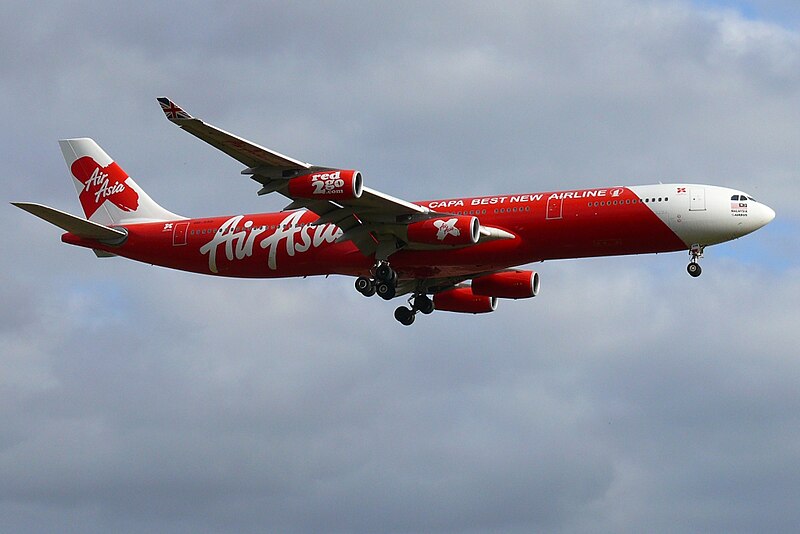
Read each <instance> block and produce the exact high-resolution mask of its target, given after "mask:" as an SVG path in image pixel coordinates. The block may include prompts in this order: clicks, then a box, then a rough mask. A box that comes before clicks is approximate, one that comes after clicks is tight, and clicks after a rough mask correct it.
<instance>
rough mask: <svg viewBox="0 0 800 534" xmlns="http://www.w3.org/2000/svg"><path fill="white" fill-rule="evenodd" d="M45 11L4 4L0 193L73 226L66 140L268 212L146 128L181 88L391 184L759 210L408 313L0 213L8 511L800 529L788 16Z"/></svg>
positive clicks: (545, 268) (230, 120) (326, 285)
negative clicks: (743, 205)
mask: <svg viewBox="0 0 800 534" xmlns="http://www.w3.org/2000/svg"><path fill="white" fill-rule="evenodd" d="M30 6H33V5H32V4H31V5H30ZM30 6H29V5H28V4H20V5H14V6H7V5H4V6H3V7H2V8H0V9H3V10H4V12H3V17H2V21H3V22H2V31H0V40H2V43H3V44H4V45H8V46H3V47H2V49H3V50H4V51H5V52H3V53H0V65H2V67H3V71H4V73H7V74H8V75H7V76H3V77H2V79H0V96H2V97H3V98H4V100H5V101H6V102H13V103H14V105H12V106H9V107H7V108H6V109H5V110H4V111H3V117H4V119H6V123H7V124H9V125H11V127H7V128H5V129H4V130H3V132H2V133H0V136H2V137H0V142H2V146H3V147H4V148H3V149H2V154H3V161H4V164H5V165H4V176H5V177H6V179H4V180H3V181H2V185H0V188H1V189H2V191H3V197H4V198H6V199H7V200H38V201H43V202H46V203H49V204H52V205H55V206H56V207H59V208H60V209H65V210H67V211H72V212H73V213H77V212H78V204H77V202H75V200H74V193H73V189H72V186H71V184H70V183H69V180H68V179H67V175H66V172H65V168H64V164H63V162H62V160H61V157H60V154H59V153H58V150H57V148H56V145H55V140H56V139H57V138H59V137H64V136H74V135H89V136H92V137H95V138H96V139H98V141H100V143H101V144H102V145H103V146H104V147H105V148H107V150H108V151H109V153H111V154H112V156H113V157H115V158H116V159H117V160H118V161H119V162H120V164H121V165H122V166H123V167H124V168H126V170H128V172H130V173H131V174H133V175H134V176H135V177H136V179H137V181H138V182H139V183H140V185H142V186H143V187H144V188H145V189H146V190H148V192H149V193H151V195H152V196H154V198H156V199H158V200H159V202H162V203H163V204H164V205H165V206H167V207H169V208H171V209H174V210H175V211H176V212H179V213H184V214H186V215H200V214H206V213H208V214H214V213H235V212H239V211H259V210H272V209H279V208H280V207H282V205H283V202H281V201H280V200H279V199H269V198H268V199H264V198H259V197H256V196H255V195H254V194H253V193H254V192H255V187H254V186H253V185H251V184H250V183H248V181H247V180H246V179H244V178H243V177H241V176H240V175H239V174H238V172H239V164H238V163H236V162H234V161H232V160H230V159H229V158H226V157H225V156H224V155H219V154H217V153H216V152H215V151H213V150H212V149H210V148H209V147H207V146H206V145H204V144H203V143H200V142H199V141H197V140H196V139H194V138H192V137H191V136H186V135H185V134H184V133H183V132H181V131H180V130H178V129H176V128H174V127H173V126H172V125H170V124H169V123H167V122H166V121H164V119H163V117H162V116H161V112H160V110H159V109H158V107H157V106H156V104H155V102H154V97H155V96H158V95H160V94H168V95H169V96H171V97H173V98H174V99H175V100H176V101H178V102H179V103H180V104H182V105H184V106H185V107H186V108H187V109H188V110H190V111H191V112H192V113H195V114H197V115H199V116H201V117H203V118H204V119H207V120H209V121H210V122H212V123H214V124H217V125H219V126H221V127H223V128H225V129H227V130H230V131H233V132H236V133H239V134H241V135H243V136H245V137H247V138H250V139H253V140H255V141H256V142H259V143H261V144H264V145H266V146H271V147H274V148H276V149H278V150H281V151H282V152H285V153H288V154H291V155H294V156H297V157H299V158H301V159H306V160H310V161H314V162H321V163H331V164H340V163H341V164H347V165H352V166H354V167H357V168H359V169H361V170H362V171H364V172H365V175H366V177H367V179H368V180H369V184H370V185H371V186H373V187H377V188H378V189H381V190H384V191H387V192H390V193H393V194H396V195H399V196H402V197H404V198H426V197H436V196H452V195H454V194H472V193H474V194H480V193H495V192H522V191H532V190H537V189H538V190H544V189H556V188H562V187H579V186H582V185H587V186H588V185H599V184H604V183H605V184H609V183H620V182H625V183H639V182H651V181H656V180H665V181H666V180H673V179H677V180H693V181H694V180H696V181H708V182H713V183H720V184H722V185H731V186H735V187H742V188H744V189H747V190H752V191H753V192H754V193H755V194H757V195H758V196H759V197H760V199H761V200H764V201H765V202H767V203H768V204H770V205H772V206H773V207H775V208H776V209H777V211H778V219H777V220H776V221H775V222H774V223H773V224H772V225H770V226H769V227H767V228H765V229H763V230H761V231H759V232H758V233H756V234H755V235H753V236H750V237H747V238H745V239H743V240H741V241H739V242H735V243H731V244H728V245H723V246H721V247H714V248H711V249H709V250H708V251H707V256H708V257H707V258H706V260H705V262H706V263H704V266H705V267H706V269H705V273H704V275H703V277H701V278H700V279H698V280H691V279H689V278H688V277H687V276H686V273H685V271H684V269H683V267H684V265H685V258H682V257H680V256H679V255H659V256H646V257H636V258H618V259H597V260H585V261H579V262H557V263H546V264H543V265H537V266H536V268H537V269H539V270H540V271H541V273H542V275H543V282H544V283H543V291H542V294H541V295H540V296H539V297H537V298H536V299H534V300H533V301H519V302H502V303H501V306H500V308H499V310H498V311H497V312H496V313H494V314H491V315H487V316H476V317H465V316H458V315H451V314H444V313H439V314H433V315H432V316H430V317H425V320H424V321H422V320H420V321H418V323H417V324H415V325H414V327H413V328H412V329H403V328H400V327H399V326H398V325H396V324H395V323H394V321H393V320H392V319H391V317H390V315H391V311H392V309H393V307H394V306H395V305H396V304H394V303H392V304H387V303H383V302H376V301H375V300H373V299H370V300H367V299H364V298H362V297H361V296H360V295H358V294H356V293H355V292H354V291H353V289H352V280H350V279H346V278H342V277H331V278H330V279H323V278H314V279H308V280H265V281H253V280H224V279H215V278H210V277H201V276H197V275H191V274H187V273H178V272H172V271H167V270H164V269H159V268H153V267H149V266H146V265H142V264H136V263H133V262H126V261H124V260H119V259H112V260H102V261H100V260H96V259H95V258H94V257H93V255H92V254H91V253H89V252H88V251H85V250H79V249H75V248H71V247H66V246H64V245H61V244H60V243H58V234H59V233H58V230H56V229H53V228H51V227H49V226H48V225H46V224H45V223H42V222H40V221H35V220H32V219H31V218H30V217H29V216H28V215H27V214H24V213H22V212H20V211H19V210H17V209H15V208H12V207H10V206H6V207H5V208H0V222H1V223H2V226H3V228H5V229H6V231H4V232H3V234H2V237H0V240H2V249H3V251H4V254H5V259H4V262H3V274H4V281H7V283H6V284H5V285H4V288H3V290H2V294H1V295H0V297H1V298H2V308H0V353H1V355H0V401H2V402H0V480H1V481H2V484H0V528H1V529H4V530H9V531H26V532H37V531H38V532H49V531H54V530H59V531H66V532H70V531H74V532H102V531H108V530H114V531H120V532H126V531H127V532H141V531H154V532H165V531H166V532H227V531H235V532H262V531H264V530H276V531H286V532H309V531H313V532H318V531H321V530H322V531H332V532H337V531H338V532H373V531H394V532H421V531H425V532H496V531H505V532H530V531H545V532H598V531H601V532H633V531H641V530H648V531H653V532H674V531H676V530H677V531H697V532H719V531H731V532H736V531H739V532H753V531H789V530H791V529H792V528H793V526H794V525H795V524H796V523H797V521H798V517H797V512H796V510H795V509H796V506H795V503H796V502H797V497H798V492H799V491H800V482H799V481H800V478H799V476H798V475H800V474H798V473H797V469H796V468H795V467H794V466H796V465H800V463H799V462H798V458H797V446H796V444H797V442H798V439H800V436H798V420H797V416H796V414H797V413H798V404H800V397H798V395H797V392H796V387H795V384H797V382H798V378H800V377H799V376H798V373H800V368H798V364H797V359H796V357H795V352H796V347H797V345H798V341H800V340H798V333H797V329H796V327H795V325H796V324H798V321H800V317H798V312H797V306H796V304H795V303H796V302H797V299H798V296H800V295H798V292H800V287H799V286H798V283H797V254H796V252H795V251H796V248H797V247H796V243H797V238H796V235H797V231H796V226H797V223H796V219H797V207H796V205H795V204H796V203H795V202H794V201H793V198H795V197H796V193H797V183H798V181H797V179H796V178H797V169H798V165H797V164H798V160H797V154H800V147H798V146H797V142H798V141H797V140H798V139H800V135H798V134H800V132H798V124H800V121H798V119H799V118H800V117H798V116H797V113H798V111H797V110H798V109H800V106H798V105H797V104H798V98H800V80H799V79H798V74H797V73H798V72H800V71H799V70H798V69H797V68H796V67H797V64H798V57H800V47H799V46H798V35H797V32H796V31H795V30H794V29H792V28H791V26H787V25H776V24H773V23H771V22H769V21H767V22H762V21H758V20H747V19H745V18H743V17H740V16H738V15H736V14H735V12H732V11H724V10H720V9H717V8H714V7H703V8H699V9H698V8H697V7H695V6H693V5H691V4H687V3H673V2H648V3H635V2H623V1H616V2H612V3H605V4H604V5H603V6H599V5H598V6H595V5H594V4H592V5H586V4H585V3H577V2H556V3H536V4H530V3H519V4H508V5H507V6H506V8H505V9H503V10H497V9H495V8H487V7H484V5H483V4H458V5H457V6H455V7H454V6H453V5H450V4H433V5H431V4H429V3H418V4H398V5H397V6H375V5H372V4H366V5H359V4H352V5H343V6H337V5H326V6H319V5H309V6H305V5H297V6H285V5H278V4H272V3H267V4H264V3H261V2H259V3H233V4H230V3H228V4H225V5H224V6H223V5H222V4H219V5H217V4H213V3H209V4H199V5H197V4H191V5H190V4H182V5H178V6H177V7H166V6H165V9H164V10H156V9H153V8H151V7H149V6H139V5H136V6H134V5H130V6H128V5H122V6H119V7H118V8H116V9H115V10H111V9H109V8H106V7H100V6H98V5H95V4H92V3H79V4H70V7H69V8H67V7H62V6H61V5H60V4H59V5H56V4H52V5H44V6H38V7H30ZM776 9H777V8H776ZM87 20H89V21H91V24H88V25H87ZM21 21H27V23H26V24H22V23H21ZM12 45H13V46H12Z"/></svg>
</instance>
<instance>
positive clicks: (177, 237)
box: [172, 222, 189, 247]
mask: <svg viewBox="0 0 800 534" xmlns="http://www.w3.org/2000/svg"><path fill="white" fill-rule="evenodd" d="M188 230H189V223H188V222H179V223H175V226H174V227H173V230H172V246H173V247H179V246H181V245H185V244H186V237H187V235H188V234H189V232H188Z"/></svg>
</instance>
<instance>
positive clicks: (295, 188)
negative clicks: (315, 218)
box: [289, 170, 364, 200]
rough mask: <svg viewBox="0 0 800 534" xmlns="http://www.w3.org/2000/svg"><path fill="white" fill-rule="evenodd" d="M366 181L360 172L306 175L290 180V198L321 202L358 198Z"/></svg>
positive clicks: (331, 172)
mask: <svg viewBox="0 0 800 534" xmlns="http://www.w3.org/2000/svg"><path fill="white" fill-rule="evenodd" d="M363 190H364V180H363V178H362V177H361V173H360V172H358V171H345V170H330V171H325V172H315V173H313V174H305V175H303V176H298V177H296V178H292V179H291V180H289V196H291V197H293V198H308V199H320V200H349V199H353V198H358V197H360V196H361V193H362V192H363Z"/></svg>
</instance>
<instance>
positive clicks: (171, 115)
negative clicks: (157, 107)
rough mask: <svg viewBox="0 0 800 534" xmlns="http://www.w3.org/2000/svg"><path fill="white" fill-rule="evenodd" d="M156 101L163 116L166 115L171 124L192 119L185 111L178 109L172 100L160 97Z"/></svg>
mask: <svg viewBox="0 0 800 534" xmlns="http://www.w3.org/2000/svg"><path fill="white" fill-rule="evenodd" d="M156 100H158V103H159V104H161V110H162V111H163V112H164V115H166V116H167V118H168V119H169V120H170V121H171V122H178V121H179V120H182V119H193V118H194V117H192V116H191V115H189V114H188V113H186V112H185V111H183V110H182V109H181V108H180V106H178V105H177V104H176V103H175V102H173V101H172V100H170V99H169V98H167V97H165V96H160V97H158V98H157V99H156Z"/></svg>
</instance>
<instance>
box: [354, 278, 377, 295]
mask: <svg viewBox="0 0 800 534" xmlns="http://www.w3.org/2000/svg"><path fill="white" fill-rule="evenodd" d="M355 285H356V291H358V292H359V293H361V294H362V295H366V294H367V291H369V288H370V287H371V286H373V285H374V284H373V283H372V280H370V279H369V278H367V277H366V276H359V277H358V278H356V284H355Z"/></svg>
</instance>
